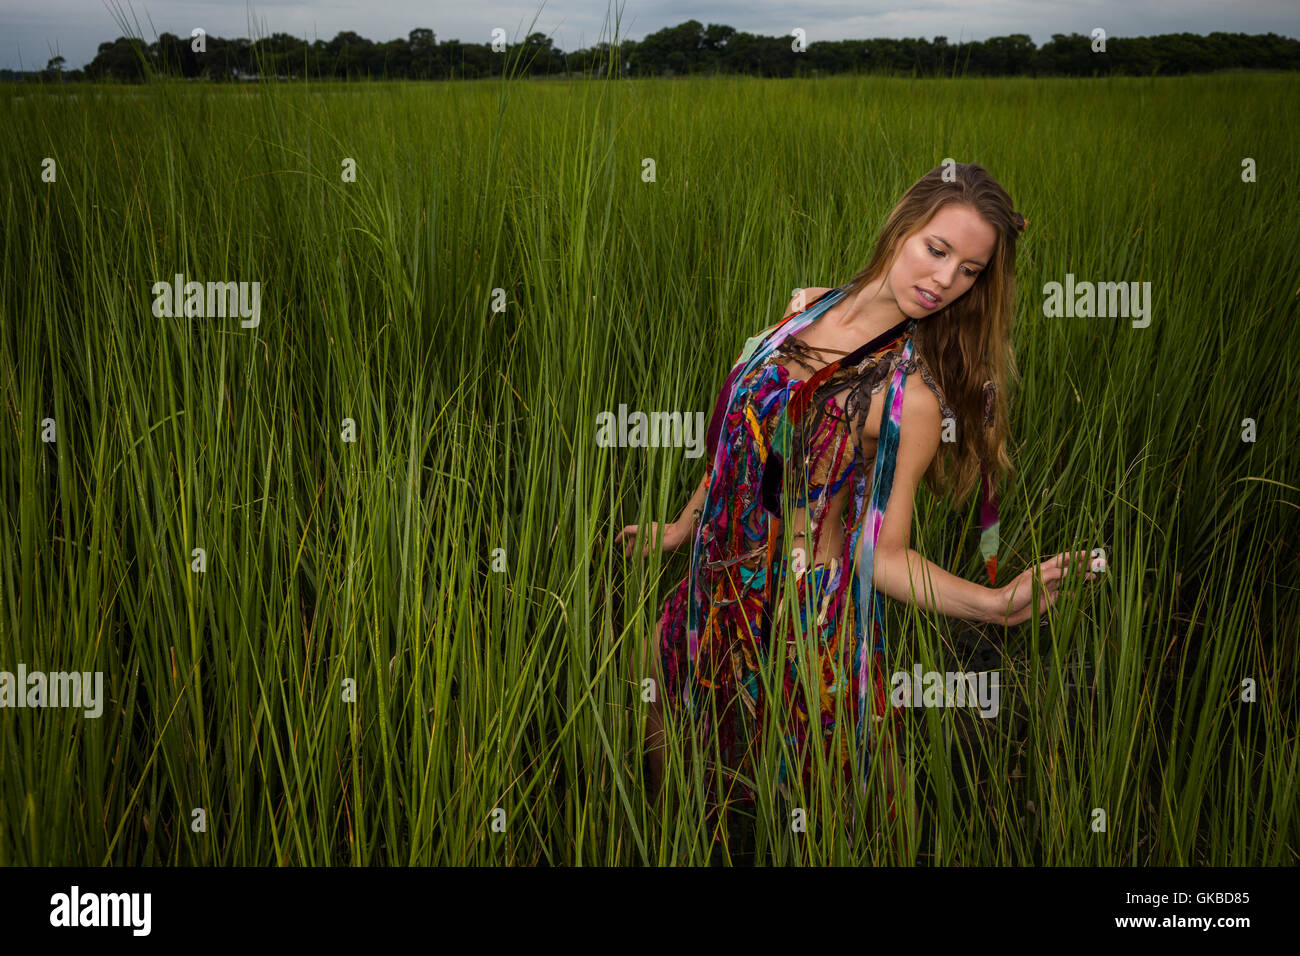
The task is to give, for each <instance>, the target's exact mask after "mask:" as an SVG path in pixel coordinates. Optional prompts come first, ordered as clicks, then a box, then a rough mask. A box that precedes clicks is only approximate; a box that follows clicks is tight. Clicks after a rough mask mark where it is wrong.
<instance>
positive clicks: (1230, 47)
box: [0, 20, 1300, 82]
mask: <svg viewBox="0 0 1300 956" xmlns="http://www.w3.org/2000/svg"><path fill="white" fill-rule="evenodd" d="M799 45H800V43H799V41H798V40H797V39H796V38H795V37H793V36H777V37H769V36H760V35H758V34H753V33H745V32H742V31H738V30H735V29H733V28H732V27H728V26H724V25H721V24H709V25H708V26H704V25H703V24H701V23H700V22H699V21H698V20H688V21H686V22H685V23H681V24H678V25H677V26H674V27H666V28H665V29H663V30H659V31H658V32H656V33H651V34H649V35H648V36H647V37H646V38H645V39H644V40H640V41H637V40H622V41H620V42H619V43H618V44H616V45H615V44H609V43H599V44H596V45H595V46H592V47H589V48H586V49H580V50H576V51H574V52H572V53H565V52H564V51H563V50H560V49H559V48H557V47H556V46H555V45H554V44H553V43H552V42H551V40H550V38H548V37H547V36H546V35H545V34H543V33H532V34H530V35H529V36H528V37H527V38H526V39H524V40H523V42H521V43H513V44H504V43H503V44H500V45H499V48H500V52H497V51H496V50H494V49H493V45H492V43H491V42H485V43H463V42H461V41H460V40H443V41H439V40H438V39H437V37H436V36H435V34H434V32H433V30H431V29H427V28H420V29H415V30H412V31H411V32H410V33H409V34H408V35H407V36H406V38H405V39H396V40H389V41H386V42H375V41H372V40H367V39H366V38H365V37H363V36H360V35H358V34H356V33H353V32H350V31H346V32H342V33H339V34H338V35H337V36H335V37H334V39H332V40H316V41H313V42H310V43H309V42H307V41H306V40H303V39H300V38H298V37H294V36H290V35H289V34H287V33H275V34H272V35H270V36H268V37H263V38H259V39H256V40H248V39H245V38H234V39H227V38H223V37H216V36H206V35H202V36H196V37H179V36H176V35H175V34H171V33H164V34H162V35H161V36H159V37H158V39H157V40H156V41H154V42H153V43H148V44H146V43H145V42H144V41H143V40H142V39H140V38H138V37H118V38H117V39H116V40H113V41H112V42H110V43H101V44H100V45H99V48H98V52H97V53H96V54H95V58H94V59H93V60H91V62H90V63H88V64H86V66H85V67H84V68H83V69H81V70H67V69H65V67H66V63H65V62H64V60H63V58H62V57H55V58H54V59H52V60H50V62H49V63H48V64H47V65H46V68H45V70H42V71H32V72H29V73H18V72H16V71H11V70H4V71H0V79H9V80H14V79H38V80H42V81H46V80H93V81H97V82H99V81H126V82H139V81H142V80H145V79H148V78H152V77H159V76H165V77H184V78H187V79H208V80H239V79H258V78H263V79H264V78H279V79H301V78H319V79H325V78H337V79H363V78H368V79H385V78H386V79H474V78H480V77H491V76H500V75H502V74H503V73H507V74H509V75H527V76H573V75H576V76H683V75H695V74H714V73H729V74H746V75H751V76H764V77H796V76H824V75H828V74H834V73H855V72H872V73H887V74H894V75H898V74H902V75H912V76H1106V75H1138V76H1151V75H1159V76H1176V75H1180V74H1187V73H1210V72H1215V71H1219V70H1294V69H1296V68H1297V67H1298V66H1300V40H1295V39H1291V38H1290V37H1283V36H1279V35H1277V34H1274V33H1268V34H1265V35H1262V36H1258V35H1257V36H1251V35H1248V34H1244V33H1211V34H1209V35H1208V36H1201V35H1198V34H1194V33H1167V34H1161V35H1159V36H1151V37H1107V38H1106V39H1105V43H1104V52H1102V51H1101V50H1098V49H1096V47H1097V46H1098V42H1097V40H1096V39H1094V38H1093V37H1090V36H1083V35H1081V34H1078V33H1070V34H1060V33H1057V34H1053V35H1052V39H1051V40H1050V41H1049V42H1048V43H1045V44H1043V45H1042V46H1041V47H1039V46H1035V44H1034V43H1033V41H1032V40H1031V39H1030V38H1029V36H1028V35H1026V34H1023V33H1016V34H1012V35H1010V36H1005V37H992V38H990V39H988V40H972V41H969V42H965V43H949V42H948V38H947V37H943V36H936V37H935V38H934V39H933V40H926V39H923V38H920V39H901V40H895V39H887V38H886V39H868V40H818V41H815V42H808V43H807V44H806V46H805V47H803V48H802V49H796V47H798V46H799Z"/></svg>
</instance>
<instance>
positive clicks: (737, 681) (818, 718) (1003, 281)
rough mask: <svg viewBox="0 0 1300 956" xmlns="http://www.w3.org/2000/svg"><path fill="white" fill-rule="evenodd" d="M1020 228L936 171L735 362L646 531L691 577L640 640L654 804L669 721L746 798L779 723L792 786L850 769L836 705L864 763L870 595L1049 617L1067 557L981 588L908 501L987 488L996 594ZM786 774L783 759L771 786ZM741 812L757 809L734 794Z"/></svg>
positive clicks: (977, 187) (879, 676) (872, 710)
mask: <svg viewBox="0 0 1300 956" xmlns="http://www.w3.org/2000/svg"><path fill="white" fill-rule="evenodd" d="M1024 226H1025V220H1024V219H1023V218H1022V217H1021V216H1020V214H1019V213H1017V212H1015V210H1014V209H1013V207H1012V203H1011V199H1010V198H1009V197H1008V196H1007V193H1006V192H1005V191H1004V190H1003V189H1002V187H1001V186H999V185H998V183H997V182H996V181H994V180H993V178H992V177H991V176H990V175H989V174H988V172H987V171H986V170H984V169H983V168H982V167H981V166H978V165H974V164H958V165H957V166H955V168H951V173H950V175H949V177H948V180H945V178H944V167H936V168H935V169H933V170H931V171H930V172H928V173H927V174H926V175H925V176H923V177H922V178H921V179H920V180H919V181H918V182H917V183H916V184H915V185H913V186H912V187H911V188H910V189H909V190H908V191H907V193H906V194H905V195H904V196H903V198H902V199H901V200H900V201H899V203H898V205H897V206H895V207H894V209H893V211H892V212H891V213H890V215H889V218H888V220H887V221H886V223H885V226H884V229H883V230H882V231H881V233H880V235H879V237H878V238H877V241H876V244H875V247H874V249H873V251H872V254H871V258H870V260H869V261H868V263H867V265H866V267H865V268H863V269H862V271H861V272H859V273H858V274H857V275H855V276H854V277H853V278H852V280H850V281H849V282H848V283H847V284H846V285H843V286H839V287H836V288H833V289H822V288H814V289H806V290H804V291H803V292H802V293H801V294H800V295H796V296H795V299H794V301H793V302H792V303H791V306H790V312H789V313H788V314H787V315H786V317H785V318H784V319H782V321H781V322H780V323H778V324H777V325H775V326H772V327H771V328H769V329H767V330H765V331H763V332H760V333H759V334H758V335H756V336H755V337H753V338H751V339H750V340H749V341H748V342H747V343H746V345H745V349H744V351H742V353H741V355H740V358H739V360H738V361H737V363H736V365H735V366H734V368H733V369H732V371H731V374H730V375H729V376H728V378H727V381H726V384H725V385H724V386H723V389H722V392H721V394H720V395H719V396H718V400H717V404H716V407H715V408H714V412H713V418H712V421H711V423H710V427H709V436H708V452H707V459H706V460H707V461H708V463H709V467H708V471H707V473H706V474H705V476H704V479H703V480H702V481H701V482H700V485H699V487H698V488H697V489H696V490H695V493H694V495H693V496H692V497H691V500H690V502H689V503H688V504H687V506H686V508H685V509H684V510H683V512H682V515H681V517H679V518H678V519H677V521H675V522H673V523H672V524H670V525H667V526H665V527H664V528H663V529H662V532H661V529H660V528H659V527H658V526H657V525H651V526H650V528H649V529H648V530H649V532H650V535H649V537H651V538H658V539H659V540H660V543H661V546H662V547H663V548H664V549H665V550H668V549H672V548H677V547H680V546H681V545H683V544H685V543H686V542H687V541H688V540H690V541H693V551H692V559H691V570H690V573H688V574H687V576H686V578H685V579H684V580H683V581H682V582H681V584H680V585H679V586H678V587H677V588H676V589H675V590H674V591H673V593H672V594H671V595H670V596H669V598H668V600H667V602H666V604H665V607H664V611H663V615H662V618H661V620H660V622H659V624H658V626H657V627H656V629H655V642H654V647H655V648H656V649H657V650H658V655H657V656H659V658H660V661H659V662H658V663H662V665H663V673H662V677H663V679H662V680H661V681H660V685H659V686H660V687H661V688H662V692H661V693H660V695H659V697H658V700H657V701H656V702H655V704H653V705H652V709H651V712H650V720H649V725H650V735H649V738H650V744H651V748H652V749H651V754H650V756H651V770H652V784H653V786H654V789H655V791H656V793H657V792H658V790H659V787H660V782H661V780H662V774H663V750H662V728H663V714H662V706H663V701H664V700H669V701H671V702H673V705H674V706H677V707H680V708H681V709H682V710H684V711H686V712H688V713H690V714H692V715H695V716H696V717H697V719H698V721H699V726H700V727H701V728H702V729H704V730H705V731H707V730H708V729H709V728H710V727H714V728H716V731H717V736H718V745H719V748H720V754H721V757H722V760H723V763H724V765H725V767H726V768H730V769H732V770H738V769H739V770H743V771H744V772H743V774H742V775H741V776H742V778H744V777H747V778H749V779H753V778H754V764H753V759H754V756H755V754H754V751H755V749H756V748H755V747H754V746H753V744H752V741H754V740H756V739H757V737H758V734H757V730H758V728H761V727H762V726H764V724H765V711H766V709H767V708H768V707H771V706H773V705H777V704H779V705H780V715H779V719H780V724H781V726H783V728H784V731H785V735H786V740H787V741H788V742H789V744H790V745H791V747H792V752H793V753H794V754H796V755H797V757H796V759H797V761H798V762H800V763H802V771H803V773H804V774H805V775H807V774H808V772H809V769H810V767H811V764H812V761H811V753H810V750H809V743H810V741H819V742H820V743H822V744H823V745H824V746H825V748H826V749H825V750H824V751H823V752H824V753H825V754H826V755H827V759H828V760H830V761H831V763H832V765H834V764H835V763H836V762H837V758H838V762H839V764H840V765H841V766H842V767H843V768H844V769H845V770H846V771H847V769H848V766H849V747H850V746H852V745H854V743H855V738H854V735H852V734H849V733H847V732H846V731H844V730H842V731H841V733H840V741H841V746H840V749H839V753H838V755H836V754H834V753H833V752H832V749H831V746H830V744H831V740H832V735H833V734H834V731H835V715H836V713H837V703H839V704H840V707H839V708H838V711H839V713H841V714H843V715H847V714H853V715H855V716H857V717H861V716H862V715H864V714H865V715H867V718H868V719H865V720H857V721H855V724H856V726H857V727H858V730H859V733H858V735H857V738H856V744H857V746H858V747H859V753H860V755H861V756H863V757H865V756H866V755H867V754H868V752H869V751H870V750H871V749H872V747H871V738H872V736H873V735H875V736H877V737H879V738H880V739H881V740H885V739H887V734H884V733H879V732H878V731H877V730H876V729H875V728H877V727H879V726H880V725H881V721H882V720H883V719H884V718H885V716H887V715H888V713H889V711H888V708H887V707H886V696H885V689H884V684H885V682H884V675H883V667H884V658H883V652H884V643H883V630H882V622H883V616H884V601H883V598H882V597H881V595H882V594H884V595H888V596H889V597H892V598H895V599H896V600H900V601H908V602H912V603H915V604H916V605H918V606H919V607H921V608H923V609H926V610H931V611H936V612H938V613H940V614H945V615H948V616H951V617H957V618H963V619H966V620H970V621H978V622H982V623H997V624H1002V625H1013V624H1018V623H1021V622H1023V621H1026V620H1028V619H1029V617H1030V616H1031V615H1032V614H1033V609H1034V605H1033V598H1034V586H1033V585H1034V579H1035V578H1038V579H1039V580H1040V582H1041V588H1040V592H1039V611H1040V612H1041V611H1043V610H1045V609H1046V608H1047V607H1050V606H1051V604H1052V603H1053V602H1054V601H1055V599H1056V596H1057V594H1058V591H1059V588H1060V585H1061V582H1062V576H1063V575H1064V574H1065V573H1066V571H1067V569H1068V559H1069V558H1070V556H1069V555H1066V554H1061V555H1057V556H1056V557H1054V558H1052V559H1049V560H1048V561H1044V562H1042V563H1041V564H1040V565H1038V566H1036V567H1030V568H1029V569H1027V570H1026V571H1025V572H1024V573H1022V574H1021V575H1019V576H1018V577H1016V578H1015V579H1014V580H1012V581H1010V582H1008V583H1006V584H1004V585H1002V586H1001V587H984V586H981V585H979V584H975V583H973V582H971V581H966V580H963V579H961V578H959V577H956V576H954V575H952V574H949V573H948V572H947V571H944V570H943V569H942V568H940V567H939V566H937V565H936V564H934V563H932V562H931V561H929V560H927V559H926V558H925V557H924V556H922V555H921V554H919V553H918V552H916V551H915V550H913V549H912V548H911V547H910V545H909V540H910V531H911V523H912V509H913V494H914V492H915V490H916V488H917V486H918V484H919V483H920V482H921V481H922V480H923V479H924V480H925V481H926V482H927V483H928V485H929V487H930V488H931V489H932V490H934V491H936V492H938V491H941V490H942V488H943V487H944V486H945V485H947V486H950V487H951V488H952V489H953V491H954V494H955V497H956V498H957V499H958V500H962V499H964V498H965V497H966V496H967V495H968V494H969V493H970V492H971V491H972V490H973V488H974V487H975V485H976V484H977V480H978V478H979V477H980V474H981V472H982V473H983V477H984V480H983V489H984V502H983V509H982V512H981V523H982V525H983V533H982V536H981V550H982V552H983V553H984V557H985V561H986V567H987V569H988V574H989V579H990V582H992V581H993V580H994V576H995V571H996V552H997V512H996V498H995V497H994V495H993V487H994V484H995V482H996V480H997V479H998V477H1000V476H1001V475H1002V474H1003V473H1005V472H1006V471H1008V470H1009V469H1010V468H1011V462H1010V460H1009V458H1008V456H1007V452H1006V429H1007V414H1006V402H1005V401H1003V402H996V401H994V396H995V394H996V392H997V391H998V390H1000V389H1002V390H1003V391H1005V389H1003V386H1004V385H1005V383H1006V382H1007V381H1008V379H1009V377H1010V376H1012V375H1014V371H1015V366H1014V359H1013V356H1012V352H1011V320H1012V307H1013V301H1014V290H1015V283H1014V273H1015V259H1016V240H1017V237H1018V235H1019V233H1020V232H1021V230H1023V229H1024ZM638 536H639V535H638V528H637V526H636V525H629V526H627V527H625V528H624V529H623V530H622V532H621V534H620V536H619V537H620V539H623V538H624V537H627V538H628V540H627V541H626V549H627V551H628V553H630V550H631V548H632V546H633V537H638ZM644 547H645V550H646V552H647V553H648V550H649V547H650V543H649V542H648V541H647V542H645V544H644ZM1085 557H1086V553H1081V554H1079V555H1076V556H1075V557H1074V560H1075V561H1078V560H1081V559H1083V558H1085ZM1092 577H1093V575H1091V574H1089V575H1088V578H1089V579H1091V578H1092ZM787 592H793V594H794V596H795V598H796V600H797V605H796V606H797V607H798V608H799V615H798V616H799V618H800V620H799V621H798V622H797V625H796V622H795V621H794V614H792V613H787V612H786V608H787V607H788V606H789V604H788V601H787V600H786V599H785V598H784V597H783V595H785V594H787ZM814 635H815V637H814ZM809 646H812V647H814V648H815V649H814V650H813V651H812V654H813V655H815V656H814V657H813V659H812V660H811V670H812V686H813V687H814V688H816V689H817V691H818V692H819V694H818V696H819V698H820V699H819V700H816V701H813V700H808V699H806V698H807V696H810V695H808V694H805V692H804V690H803V688H804V686H805V682H804V680H801V679H800V676H799V671H800V670H801V669H802V670H804V671H805V673H807V672H808V670H809V663H807V662H803V661H801V659H800V657H799V653H798V650H799V648H807V647H809ZM645 650H647V651H648V650H649V649H645ZM775 655H779V661H780V663H779V664H778V665H777V666H776V667H775V668H773V666H772V659H773V657H774V656H775ZM805 656H806V655H805ZM644 661H645V662H644V664H643V665H642V666H644V667H650V668H653V669H651V670H642V672H641V674H642V675H643V676H644V675H649V674H654V673H655V672H656V671H657V670H658V668H654V664H653V662H651V661H650V660H649V657H648V655H647V657H646V658H644ZM760 671H761V673H760ZM778 688H779V691H780V695H781V696H780V699H779V700H777V699H776V693H777V690H778ZM868 688H871V690H872V693H871V694H868ZM714 715H716V717H715V716H714ZM705 739H707V738H705ZM860 766H862V767H866V766H869V764H867V763H865V762H864V763H863V764H860ZM864 772H865V771H864ZM786 773H787V768H786V765H785V761H784V759H783V760H782V765H781V774H780V776H781V779H782V781H783V780H784V778H785V776H786ZM738 779H739V778H738ZM740 792H741V797H742V799H744V798H746V797H747V798H748V799H747V800H745V802H752V801H753V794H752V792H751V791H749V790H748V788H747V787H743V786H742V787H741V788H740Z"/></svg>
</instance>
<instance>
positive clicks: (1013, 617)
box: [992, 551, 1097, 627]
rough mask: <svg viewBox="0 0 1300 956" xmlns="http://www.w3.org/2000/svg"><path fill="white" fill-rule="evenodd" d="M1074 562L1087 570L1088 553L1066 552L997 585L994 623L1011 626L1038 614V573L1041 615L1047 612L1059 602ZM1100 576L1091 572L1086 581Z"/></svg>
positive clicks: (1039, 610) (994, 600)
mask: <svg viewBox="0 0 1300 956" xmlns="http://www.w3.org/2000/svg"><path fill="white" fill-rule="evenodd" d="M1072 563H1073V564H1075V565H1077V566H1078V567H1082V568H1084V569H1087V567H1088V552H1087V551H1077V552H1075V553H1074V554H1070V552H1068V551H1063V552H1061V553H1060V554H1058V555H1056V557H1054V558H1049V559H1047V560H1046V561H1044V562H1043V563H1042V564H1040V565H1038V566H1037V567H1031V568H1026V569H1025V570H1024V571H1023V572H1022V573H1021V574H1020V575H1019V576H1018V577H1016V578H1013V579H1012V580H1010V581H1008V582H1007V583H1006V584H1004V585H1002V587H1000V588H994V589H993V617H992V623H994V624H1001V625H1004V626H1006V627H1011V626H1012V625H1013V624H1023V623H1024V622H1025V621H1027V620H1029V619H1030V618H1031V617H1033V616H1034V579H1035V576H1040V590H1039V600H1038V612H1039V614H1041V613H1042V612H1043V611H1046V610H1047V609H1048V608H1049V607H1051V606H1052V605H1053V604H1055V603H1056V598H1057V597H1058V596H1059V595H1060V593H1061V583H1062V582H1063V581H1064V579H1065V575H1066V574H1068V573H1069V572H1070V565H1071V564H1072ZM1096 577H1097V575H1096V574H1094V573H1092V572H1091V571H1089V572H1088V573H1087V574H1085V575H1084V580H1085V581H1092V580H1094V579H1095V578H1096Z"/></svg>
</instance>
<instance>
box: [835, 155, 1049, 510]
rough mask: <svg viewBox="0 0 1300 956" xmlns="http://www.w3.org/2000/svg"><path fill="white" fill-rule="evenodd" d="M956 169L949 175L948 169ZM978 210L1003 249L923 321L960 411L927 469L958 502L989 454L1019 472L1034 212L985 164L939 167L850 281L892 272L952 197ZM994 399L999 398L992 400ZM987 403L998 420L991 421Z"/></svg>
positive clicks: (921, 342)
mask: <svg viewBox="0 0 1300 956" xmlns="http://www.w3.org/2000/svg"><path fill="white" fill-rule="evenodd" d="M945 169H951V170H953V172H954V173H955V178H953V179H952V181H951V182H945V181H944V178H943V172H944V170H945ZM950 204H959V205H964V206H969V207H971V208H972V209H974V210H975V211H976V212H977V213H978V214H979V216H980V218H982V219H983V220H984V221H986V222H987V223H988V224H989V225H991V226H992V227H993V229H994V230H995V231H996V232H997V240H996V243H995V245H994V249H993V255H992V257H991V259H990V260H989V262H988V263H987V265H986V266H985V267H984V268H983V269H982V270H981V271H980V274H979V275H978V276H977V277H976V279H975V281H974V283H973V284H972V285H971V287H970V288H969V289H968V290H966V293H965V294H964V295H962V296H961V297H960V298H959V299H957V300H955V301H954V302H952V303H950V304H949V305H947V306H945V307H944V308H943V309H941V310H939V312H937V313H935V314H934V315H929V316H926V317H924V318H922V319H921V320H920V321H919V322H918V323H917V328H916V333H915V335H914V336H913V341H914V350H915V352H916V353H917V354H918V355H919V356H920V357H921V359H922V360H923V361H924V362H925V364H926V365H927V366H928V367H929V369H930V371H931V373H932V374H933V376H934V379H935V384H937V385H938V386H939V390H940V391H941V392H942V393H943V394H944V396H945V397H946V398H947V401H948V405H949V406H950V407H951V409H952V412H953V415H954V417H955V418H956V438H957V440H956V441H955V442H940V444H939V453H938V454H937V455H935V457H934V461H933V462H932V463H931V465H930V467H929V468H928V469H927V470H926V473H925V483H926V484H927V486H928V487H929V488H930V490H931V491H932V492H934V493H935V494H936V495H938V494H941V493H942V490H943V488H944V487H945V486H947V487H950V488H951V489H952V491H953V495H954V496H955V498H956V499H957V500H958V501H961V500H963V499H965V498H966V496H967V495H968V494H970V492H971V491H972V489H974V488H975V487H976V485H977V484H978V483H979V478H980V469H979V465H980V459H981V458H982V459H983V460H984V462H985V465H986V467H987V469H988V473H989V477H990V478H991V479H993V481H994V482H995V483H996V481H997V479H998V478H999V477H1001V476H1002V475H1004V474H1006V473H1008V472H1010V473H1014V465H1013V464H1012V462H1011V458H1010V456H1009V455H1008V454H1007V450H1006V444H1007V406H1008V395H1007V392H1008V387H1009V386H1011V385H1012V384H1014V383H1017V382H1018V381H1019V376H1018V372H1017V370H1016V362H1015V355H1014V354H1013V353H1012V349H1011V323H1012V317H1013V311H1014V303H1015V269H1016V239H1017V237H1018V236H1019V234H1020V230H1021V229H1023V228H1024V223H1025V220H1024V218H1023V217H1022V216H1020V214H1019V213H1018V212H1016V211H1015V208H1014V206H1013V204H1012V202H1011V197H1010V196H1008V195H1007V193H1006V190H1004V189H1003V188H1002V187H1001V186H1000V185H999V184H998V182H997V181H996V180H995V179H994V178H993V177H992V176H990V175H989V173H988V171H987V170H986V169H985V168H984V167H983V166H980V165H978V164H977V163H957V164H956V165H955V166H954V165H951V164H950V165H948V166H936V167H935V168H934V169H932V170H930V171H929V172H928V173H926V174H925V175H924V176H922V177H921V178H920V179H918V180H917V181H916V183H915V184H914V185H913V186H912V187H911V188H910V189H909V190H908V191H907V192H906V193H904V194H903V198H902V199H900V200H899V201H898V205H896V206H895V207H894V208H893V211H892V212H890V214H889V218H888V219H886V220H885V225H884V228H883V229H881V231H880V235H879V236H877V237H876V244H875V247H874V248H873V249H872V252H871V258H870V259H869V260H868V262H867V264H866V266H865V267H864V268H863V269H862V271H861V272H859V273H858V274H857V275H855V276H854V277H853V278H852V280H850V282H849V284H848V286H847V287H846V295H845V298H847V297H848V296H851V295H854V294H856V293H857V292H858V290H860V289H861V288H862V287H863V286H865V285H867V284H868V283H870V282H872V281H873V280H875V279H877V278H879V277H880V276H882V275H885V274H887V273H888V272H889V270H890V269H891V268H892V267H893V265H894V260H895V258H896V257H897V255H898V251H899V250H900V249H901V247H902V241H903V240H904V239H906V238H907V237H908V236H910V235H911V234H912V233H914V232H916V231H917V230H919V229H921V228H924V226H925V225H926V224H927V223H929V221H930V220H931V219H932V218H933V217H934V214H935V213H936V212H938V211H939V210H940V209H941V208H943V207H944V206H947V205H950ZM990 406H991V407H990ZM986 408H988V409H989V411H990V412H991V415H990V417H991V425H990V426H989V427H987V428H986V427H985V412H986Z"/></svg>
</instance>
